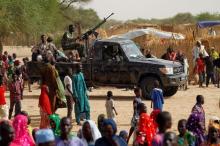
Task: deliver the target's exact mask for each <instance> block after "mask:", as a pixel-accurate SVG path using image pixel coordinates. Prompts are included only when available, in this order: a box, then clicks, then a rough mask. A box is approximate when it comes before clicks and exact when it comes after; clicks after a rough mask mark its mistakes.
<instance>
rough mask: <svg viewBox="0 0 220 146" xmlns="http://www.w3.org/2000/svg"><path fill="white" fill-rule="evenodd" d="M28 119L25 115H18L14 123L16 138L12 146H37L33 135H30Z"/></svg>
mask: <svg viewBox="0 0 220 146" xmlns="http://www.w3.org/2000/svg"><path fill="white" fill-rule="evenodd" d="M27 127H28V118H27V116H24V115H17V116H16V117H15V118H14V121H13V128H14V130H15V138H14V140H13V141H12V143H11V145H13V144H14V145H19V146H20V145H22V146H35V144H34V141H33V139H32V137H31V135H30V134H29V133H28V128H27Z"/></svg>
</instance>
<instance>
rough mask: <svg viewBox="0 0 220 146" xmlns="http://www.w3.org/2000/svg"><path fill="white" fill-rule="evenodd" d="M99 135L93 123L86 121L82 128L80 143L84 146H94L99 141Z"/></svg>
mask: <svg viewBox="0 0 220 146" xmlns="http://www.w3.org/2000/svg"><path fill="white" fill-rule="evenodd" d="M100 137H102V136H101V133H100V132H99V129H98V128H97V126H96V124H95V122H94V121H91V120H87V121H85V122H84V123H83V126H82V141H83V143H84V145H85V146H94V145H95V142H96V140H97V139H99V138H100Z"/></svg>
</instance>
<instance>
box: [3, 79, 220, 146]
mask: <svg viewBox="0 0 220 146" xmlns="http://www.w3.org/2000/svg"><path fill="white" fill-rule="evenodd" d="M73 82H74V81H73ZM65 85H66V86H65V87H68V88H66V89H67V90H66V93H67V92H68V95H69V97H68V98H71V97H72V95H74V97H75V98H72V99H71V100H73V101H74V102H75V104H74V105H75V109H76V108H77V107H76V106H79V107H78V108H79V109H77V110H79V111H75V115H76V114H79V115H76V122H79V124H78V125H80V127H79V130H78V132H77V133H73V132H72V131H71V129H72V122H73V121H72V117H71V115H72V113H71V111H72V109H71V108H70V109H68V112H67V116H66V117H63V118H60V116H59V115H58V114H56V113H55V112H54V113H53V112H52V109H51V106H50V99H49V94H48V91H47V86H46V85H45V84H42V89H41V95H40V98H39V107H40V111H41V112H43V113H44V112H45V114H42V113H41V122H40V125H39V127H37V128H32V127H31V118H30V116H29V114H28V113H27V112H26V111H19V112H18V113H15V115H14V117H13V119H11V120H9V119H7V117H4V118H2V119H1V121H0V145H2V146H35V145H38V146H127V145H128V143H129V141H130V142H131V136H132V134H133V141H132V143H133V145H134V146H218V145H220V141H219V132H220V131H219V120H216V119H214V120H212V121H210V123H209V125H208V126H206V125H205V111H204V109H203V104H205V102H204V97H203V96H202V95H198V96H197V97H196V103H195V106H194V107H193V108H192V111H191V114H190V115H189V116H188V117H186V119H180V120H179V122H178V127H177V129H178V131H179V134H178V135H177V134H176V133H174V132H170V130H169V129H170V128H171V127H172V116H171V114H170V113H169V112H167V111H164V110H163V106H162V105H163V104H164V100H163V96H162V91H161V89H159V87H158V81H156V82H155V88H154V89H153V91H152V92H154V93H153V94H152V97H151V98H152V105H153V106H152V107H153V111H152V112H151V113H149V112H148V108H147V107H146V105H145V104H144V102H142V100H141V89H140V88H135V89H134V94H135V96H134V99H133V117H132V119H131V128H130V131H129V132H127V131H126V130H122V131H120V132H119V134H118V135H117V124H116V121H115V115H117V114H118V113H117V111H116V108H115V106H114V100H113V97H114V96H113V93H112V91H108V92H107V95H106V115H105V114H100V115H99V116H98V119H97V125H96V122H95V121H93V120H90V117H89V110H87V109H86V108H89V107H86V106H84V107H82V105H81V104H80V103H81V102H82V99H81V98H79V97H80V96H82V95H77V96H76V93H77V91H74V89H73V91H71V89H70V87H71V86H70V85H69V84H65ZM73 86H75V85H74V84H73ZM1 87H2V86H1ZM1 89H2V88H1ZM75 90H77V89H75ZM69 93H72V94H71V95H70V94H69ZM83 96H84V95H83ZM3 97H4V95H1V97H0V99H1V101H2V100H3V99H4V100H5V98H3ZM86 98H87V99H88V97H86ZM83 102H84V104H85V99H84V101H83ZM77 103H78V104H77ZM71 104H73V103H71ZM87 106H88V105H87ZM1 108H2V106H1ZM68 108H69V107H68ZM81 108H83V111H81ZM1 110H2V109H1ZM83 113H85V115H83ZM77 116H79V117H77ZM83 116H84V117H83ZM78 118H79V119H78ZM84 118H85V119H84ZM77 119H78V120H79V121H78V120H77ZM82 121H83V123H82V124H81V122H82ZM207 127H208V130H206V128H207Z"/></svg>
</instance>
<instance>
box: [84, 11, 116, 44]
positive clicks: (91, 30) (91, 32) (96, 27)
mask: <svg viewBox="0 0 220 146" xmlns="http://www.w3.org/2000/svg"><path fill="white" fill-rule="evenodd" d="M112 15H114V13H111V14H110V15H109V16H108V17H106V18H104V19H103V20H102V21H101V22H100V23H99V24H97V25H96V26H95V27H94V28H92V29H90V30H88V31H87V32H85V33H84V34H83V35H82V36H81V39H82V40H87V39H88V37H89V36H90V35H91V34H93V33H94V32H95V31H96V29H98V28H99V27H100V26H101V25H103V24H104V23H105V22H106V21H107V20H108V19H109V18H110V17H111V16H112Z"/></svg>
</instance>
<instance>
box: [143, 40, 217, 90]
mask: <svg viewBox="0 0 220 146" xmlns="http://www.w3.org/2000/svg"><path fill="white" fill-rule="evenodd" d="M145 56H146V57H147V58H154V57H155V56H153V55H152V53H151V51H150V50H149V49H147V50H146V51H145ZM161 59H165V60H169V61H176V62H179V63H181V64H182V65H183V70H184V73H185V74H186V75H187V76H189V67H191V66H189V63H188V59H187V57H186V55H185V54H184V53H183V52H182V51H181V50H178V51H175V50H174V49H173V48H172V47H171V46H170V47H168V48H167V52H165V53H164V54H163V55H162V56H161ZM192 59H193V60H192V62H193V64H192V68H193V73H192V74H193V77H194V79H193V80H194V81H195V83H194V84H199V87H204V86H203V84H205V86H206V87H208V86H209V84H210V80H211V82H212V83H213V84H214V85H215V86H216V85H217V82H218V80H219V75H218V72H219V70H218V67H216V66H217V65H216V64H215V63H214V61H215V60H217V59H219V52H217V50H216V49H215V48H214V47H207V46H205V45H203V44H202V42H201V41H197V42H196V44H195V46H194V47H193V49H192Z"/></svg>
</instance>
